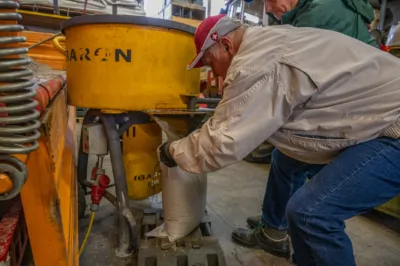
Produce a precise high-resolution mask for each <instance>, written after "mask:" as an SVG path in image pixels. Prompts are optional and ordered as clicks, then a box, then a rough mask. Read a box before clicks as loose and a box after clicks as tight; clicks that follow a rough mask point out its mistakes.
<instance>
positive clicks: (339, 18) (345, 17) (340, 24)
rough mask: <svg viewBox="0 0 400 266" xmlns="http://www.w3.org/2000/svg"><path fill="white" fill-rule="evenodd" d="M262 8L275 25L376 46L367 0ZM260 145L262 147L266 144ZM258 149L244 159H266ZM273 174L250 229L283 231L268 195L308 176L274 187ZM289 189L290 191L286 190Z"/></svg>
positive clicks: (269, 0) (302, 0)
mask: <svg viewBox="0 0 400 266" xmlns="http://www.w3.org/2000/svg"><path fill="white" fill-rule="evenodd" d="M265 9H266V10H265V12H266V13H268V14H269V16H270V17H272V18H274V20H276V21H277V22H278V24H290V25H293V26H296V27H313V28H320V29H326V30H333V31H337V32H340V33H343V34H346V35H348V36H350V37H353V38H355V39H358V40H360V41H362V42H365V43H367V44H369V45H372V46H374V47H376V48H377V47H378V46H377V44H376V41H375V40H374V38H373V37H372V36H371V35H370V33H369V30H368V27H367V25H368V24H370V23H371V22H372V21H373V19H374V13H373V9H372V7H371V6H370V5H369V4H368V1H367V0H265ZM339 64H340V62H339ZM263 145H264V146H265V144H263ZM267 147H268V146H267ZM258 150H259V149H256V150H255V151H253V152H252V153H251V154H250V156H248V157H246V158H245V159H247V160H248V161H251V162H253V161H256V160H260V161H261V162H263V161H265V159H264V160H262V159H263V158H265V157H266V156H262V154H261V156H256V157H253V156H252V155H253V154H257V151H258ZM271 150H272V149H271V148H269V149H267V150H266V151H265V150H264V151H263V153H264V154H266V155H269V154H270V152H271ZM272 156H273V157H275V158H273V160H275V161H277V160H279V159H281V158H282V156H281V152H279V151H274V152H272ZM274 177H275V175H274V174H273V173H272V174H271V178H270V179H269V181H268V185H267V188H266V192H265V196H264V200H263V209H262V215H261V217H260V216H255V217H248V218H247V224H248V225H249V227H250V228H255V227H256V226H257V225H258V224H259V223H260V221H261V222H262V223H267V224H270V225H271V226H272V227H274V228H279V229H281V230H282V231H285V230H286V228H287V222H286V219H285V218H284V219H283V220H281V219H280V218H279V217H281V216H282V214H281V213H276V214H275V213H274V211H276V210H277V208H276V207H275V205H274V204H273V203H272V204H271V203H270V196H271V195H273V194H274V193H276V191H281V192H283V191H284V194H286V195H291V194H292V193H293V192H294V191H296V190H297V189H298V188H299V187H301V186H302V185H303V184H304V183H305V182H306V179H307V176H306V175H303V174H302V173H299V174H298V175H295V177H296V178H295V182H294V183H290V187H287V185H289V184H285V183H282V184H281V185H282V186H286V187H282V186H280V187H277V186H276V184H275V181H274ZM288 189H289V190H291V191H292V192H291V193H288V192H287V190H288ZM284 235H286V234H284ZM285 254H286V253H285Z"/></svg>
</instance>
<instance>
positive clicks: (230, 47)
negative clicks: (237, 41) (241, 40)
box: [220, 37, 234, 55]
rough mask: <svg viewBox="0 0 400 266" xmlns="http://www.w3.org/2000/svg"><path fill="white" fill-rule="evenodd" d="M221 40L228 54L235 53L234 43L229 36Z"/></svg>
mask: <svg viewBox="0 0 400 266" xmlns="http://www.w3.org/2000/svg"><path fill="white" fill-rule="evenodd" d="M220 42H221V44H222V45H223V46H224V49H225V51H226V52H227V53H228V54H231V55H232V54H233V53H234V51H233V43H232V41H231V40H230V39H229V38H226V37H222V38H221V40H220Z"/></svg>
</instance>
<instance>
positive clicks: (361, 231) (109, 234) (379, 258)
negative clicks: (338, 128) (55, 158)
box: [79, 158, 400, 266]
mask: <svg viewBox="0 0 400 266" xmlns="http://www.w3.org/2000/svg"><path fill="white" fill-rule="evenodd" d="M89 167H90V168H91V166H89ZM105 168H106V171H107V174H108V175H110V176H111V175H112V173H111V165H110V160H109V159H108V158H107V159H106V161H105ZM267 174H268V166H267V165H254V164H250V163H247V162H240V163H237V164H235V165H233V166H230V167H228V168H226V169H224V170H221V171H219V172H217V173H213V174H210V175H209V178H208V204H207V209H208V212H209V214H210V216H211V221H212V229H213V232H214V234H215V235H216V236H217V237H218V239H219V243H220V244H221V246H222V248H223V250H224V252H225V257H226V261H227V265H228V266H259V265H260V266H261V265H275V266H278V265H291V263H290V262H288V261H285V260H282V259H278V258H276V257H274V256H272V255H268V254H266V253H265V252H263V251H261V250H250V249H246V248H242V247H240V246H238V245H235V244H233V243H232V241H231V240H230V234H231V231H232V229H233V228H234V227H236V226H245V221H246V217H247V216H250V215H255V214H258V213H259V212H260V209H261V200H262V197H263V194H264V190H265V186H266V181H267V177H268V175H267ZM110 191H111V192H114V191H113V189H110ZM89 199H90V198H89V196H88V198H87V200H88V202H89ZM159 201H160V197H158V198H153V199H149V200H146V201H142V202H132V203H131V207H132V208H134V209H136V210H140V209H143V208H146V207H148V206H150V205H152V204H153V205H154V204H155V205H160V202H159ZM114 214H115V209H114V207H113V206H112V205H111V204H109V203H108V202H106V201H105V200H103V203H102V207H101V209H100V211H99V212H98V213H97V214H96V219H95V224H94V226H93V229H92V233H91V235H90V237H89V239H88V243H87V246H86V248H85V251H84V253H83V254H82V256H81V265H84V266H97V265H101V266H120V265H135V264H134V263H132V262H131V260H128V261H123V260H119V259H116V258H115V257H114V248H115V243H116V238H115V235H116V229H115V215H114ZM89 218H90V213H89V211H88V210H87V211H86V214H85V217H84V219H82V220H81V221H80V222H79V234H80V240H81V241H82V239H83V237H84V234H85V233H86V229H87V226H88V223H89ZM382 224H385V226H383V225H382ZM347 232H348V234H349V235H350V237H351V239H352V241H353V246H354V252H355V255H356V260H357V265H361V266H363V265H365V266H367V265H368V266H369V265H379V266H383V265H400V256H399V254H400V234H399V233H400V222H399V221H396V220H392V219H388V218H387V217H385V216H383V217H382V216H381V215H379V214H368V215H366V216H361V217H355V218H353V219H351V220H349V221H348V222H347ZM159 266H164V265H159ZM190 266H192V265H190ZM204 266H206V265H204Z"/></svg>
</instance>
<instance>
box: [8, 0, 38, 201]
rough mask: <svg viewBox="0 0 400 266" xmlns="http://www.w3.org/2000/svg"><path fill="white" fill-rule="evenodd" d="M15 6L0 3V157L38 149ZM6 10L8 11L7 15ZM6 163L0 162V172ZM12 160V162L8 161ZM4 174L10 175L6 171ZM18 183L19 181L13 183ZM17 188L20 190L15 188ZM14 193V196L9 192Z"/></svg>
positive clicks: (34, 103) (32, 93) (24, 50)
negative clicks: (0, 155)
mask: <svg viewBox="0 0 400 266" xmlns="http://www.w3.org/2000/svg"><path fill="white" fill-rule="evenodd" d="M18 8H19V4H18V3H17V2H14V1H0V10H7V11H6V12H4V11H3V12H0V105H1V106H0V154H2V155H4V154H27V153H30V152H32V151H34V150H35V149H37V147H38V142H37V139H38V138H39V137H40V133H39V131H38V129H39V127H40V123H39V121H38V120H37V118H38V117H39V112H38V111H37V110H35V108H36V107H37V105H38V102H37V101H36V100H34V99H33V97H34V96H35V95H36V92H35V91H34V90H31V89H30V88H29V87H31V86H33V84H34V82H33V81H32V80H31V79H30V78H31V76H32V75H33V72H32V71H31V70H29V69H24V68H22V67H21V66H27V65H29V64H30V63H31V60H30V59H29V58H28V57H27V56H26V55H27V53H28V48H21V47H19V43H21V42H25V40H26V39H25V37H22V36H16V35H17V34H16V33H17V32H21V31H23V29H24V27H23V26H22V25H19V24H17V23H16V22H17V21H19V20H21V19H22V16H21V15H20V14H18V13H16V12H15V10H16V9H18ZM8 10H10V12H8ZM6 161H10V160H1V162H0V172H2V171H5V170H3V168H4V164H5V163H6ZM12 161H14V159H12ZM7 174H8V175H13V173H9V171H8V172H7ZM17 183H21V182H17ZM16 185H17V184H15V183H14V188H13V190H15V189H18V191H19V190H20V189H21V187H22V186H21V187H19V188H16ZM11 194H15V193H11Z"/></svg>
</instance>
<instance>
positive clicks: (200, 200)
mask: <svg viewBox="0 0 400 266" xmlns="http://www.w3.org/2000/svg"><path fill="white" fill-rule="evenodd" d="M155 121H156V122H157V123H158V124H159V125H160V127H161V128H162V129H163V130H164V132H165V133H166V135H167V136H168V140H172V141H173V140H177V139H179V138H180V137H181V136H178V135H177V134H176V133H175V132H174V131H173V129H171V127H170V126H169V125H168V124H167V123H166V122H165V121H162V120H160V119H158V118H157V117H155ZM160 167H161V171H162V175H163V178H162V185H163V191H162V202H163V210H164V224H163V225H161V226H159V227H157V228H156V229H154V230H153V231H151V232H149V233H148V234H147V236H150V237H151V236H152V237H168V239H169V241H171V242H174V241H177V240H179V239H182V238H184V237H185V236H187V235H189V234H190V233H191V232H192V231H193V230H194V229H196V227H198V226H199V224H200V222H201V221H202V219H203V216H204V213H205V208H206V200H207V175H206V174H192V173H188V172H185V171H183V170H182V169H181V168H179V167H173V168H168V167H167V166H165V165H164V164H163V163H161V162H160Z"/></svg>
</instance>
